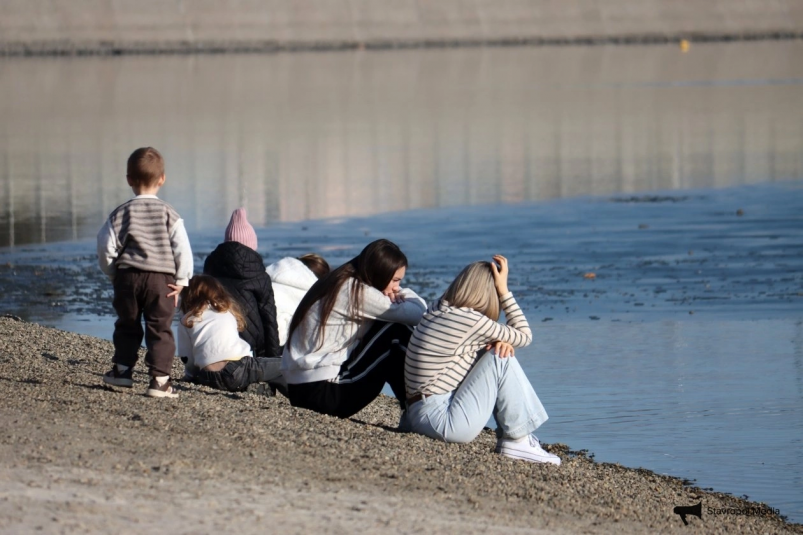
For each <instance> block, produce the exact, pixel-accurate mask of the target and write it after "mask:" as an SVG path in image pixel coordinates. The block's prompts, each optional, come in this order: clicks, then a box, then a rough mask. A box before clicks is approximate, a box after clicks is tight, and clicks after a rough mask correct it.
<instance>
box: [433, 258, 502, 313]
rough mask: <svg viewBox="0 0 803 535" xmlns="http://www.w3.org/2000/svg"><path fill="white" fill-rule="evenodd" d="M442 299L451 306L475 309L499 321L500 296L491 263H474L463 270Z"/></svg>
mask: <svg viewBox="0 0 803 535" xmlns="http://www.w3.org/2000/svg"><path fill="white" fill-rule="evenodd" d="M442 299H444V300H445V301H446V302H448V303H449V304H450V305H451V306H455V307H464V308H473V309H474V310H476V311H477V312H479V313H481V314H484V315H485V316H488V317H489V318H491V319H492V320H494V321H499V295H498V294H497V292H496V285H495V284H494V276H493V272H492V271H491V263H490V262H474V263H473V264H469V265H467V266H466V267H465V268H463V271H461V272H460V274H459V275H458V276H457V277H455V279H454V280H453V281H452V284H450V285H449V287H448V288H447V289H446V292H444V294H443V297H442Z"/></svg>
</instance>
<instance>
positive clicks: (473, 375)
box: [399, 351, 549, 443]
mask: <svg viewBox="0 0 803 535" xmlns="http://www.w3.org/2000/svg"><path fill="white" fill-rule="evenodd" d="M492 414H493V417H494V419H495V420H496V426H497V430H496V434H497V436H499V437H504V438H512V439H517V438H521V437H525V436H527V435H529V434H530V433H532V432H533V431H535V430H536V429H537V428H538V427H540V426H541V424H543V423H544V422H546V420H547V418H549V417H548V416H547V414H546V410H544V406H543V405H541V401H540V400H539V399H538V396H537V395H536V394H535V390H533V387H532V385H531V384H530V381H529V380H528V379H527V376H526V375H524V370H522V369H521V365H520V364H519V361H518V360H516V358H515V357H508V358H499V357H497V356H496V354H495V353H493V352H491V351H488V352H486V353H485V354H484V355H482V356H481V357H479V359H478V360H477V362H476V364H474V367H473V368H472V369H471V371H470V372H469V373H468V375H467V376H466V378H465V379H463V382H462V383H460V386H458V387H457V390H453V391H452V392H449V393H448V394H438V395H434V396H428V397H426V398H425V399H423V400H421V401H418V402H416V403H413V404H412V405H411V406H410V407H408V408H407V411H406V412H405V413H404V414H403V415H402V419H401V422H399V429H400V430H402V431H414V432H416V433H420V434H422V435H426V436H428V437H431V438H435V439H438V440H443V441H445V442H458V443H465V442H471V441H472V440H474V439H475V438H476V437H477V435H479V434H480V431H482V428H483V427H485V424H486V423H487V422H488V419H489V418H490V417H491V415H492Z"/></svg>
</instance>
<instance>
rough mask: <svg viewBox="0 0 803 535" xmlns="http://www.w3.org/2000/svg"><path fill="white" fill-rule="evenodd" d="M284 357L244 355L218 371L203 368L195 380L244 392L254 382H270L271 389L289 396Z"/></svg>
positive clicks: (227, 389) (224, 388) (211, 385)
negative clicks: (284, 373) (283, 371)
mask: <svg viewBox="0 0 803 535" xmlns="http://www.w3.org/2000/svg"><path fill="white" fill-rule="evenodd" d="M281 365H282V359H280V358H275V357H259V358H254V357H243V358H241V359H240V360H233V361H231V362H229V363H228V364H226V367H225V368H223V369H222V370H220V371H218V372H208V371H204V370H201V371H200V372H198V374H197V375H196V376H195V378H194V382H196V383H199V384H202V385H206V386H209V387H212V388H217V389H218V390H226V391H228V392H242V391H243V390H245V389H247V388H248V385H250V384H253V383H268V385H269V386H270V388H271V390H274V391H275V390H278V391H279V392H281V393H282V395H284V396H287V382H286V381H285V380H284V376H283V375H282V371H281Z"/></svg>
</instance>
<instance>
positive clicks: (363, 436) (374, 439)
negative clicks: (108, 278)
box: [0, 317, 803, 533]
mask: <svg viewBox="0 0 803 535" xmlns="http://www.w3.org/2000/svg"><path fill="white" fill-rule="evenodd" d="M112 351H113V348H112V344H111V343H110V342H108V341H104V340H100V339H97V338H93V337H89V336H83V335H78V334H74V333H69V332H64V331H59V330H56V329H50V328H46V327H41V326H39V325H36V324H32V323H26V322H23V321H20V320H18V319H15V318H12V317H0V384H2V386H3V388H2V391H1V392H2V394H0V395H2V398H3V402H2V409H0V422H1V423H2V426H3V430H4V432H3V434H2V438H0V474H2V475H1V476H0V496H2V499H0V531H2V532H6V533H12V532H15V533H18V532H30V531H34V530H40V531H42V532H45V533H79V532H80V533H101V532H119V533H125V532H135V531H136V532H141V531H142V529H150V530H152V531H155V532H167V531H170V532H173V533H207V532H218V531H225V532H239V533H263V532H266V531H267V532H270V531H278V530H279V529H281V530H284V531H287V532H291V533H301V532H309V531H311V530H313V529H314V530H316V531H321V532H325V533H331V532H345V531H349V532H353V531H359V532H379V531H383V532H387V531H392V532H402V533H413V532H415V533H446V532H454V531H456V530H458V529H459V530H460V531H464V532H469V533H476V532H498V533H502V532H505V533H510V532H517V531H522V532H530V533H532V532H543V533H611V532H616V533H655V532H677V533H699V532H705V533H803V525H800V524H789V523H786V522H785V521H784V519H783V518H781V517H779V516H777V515H775V514H768V515H749V514H736V513H738V512H742V513H745V512H749V511H753V512H754V511H756V510H757V509H758V508H761V507H763V506H762V505H760V504H756V503H753V502H748V501H745V500H743V499H740V498H736V497H733V496H730V495H727V494H722V493H717V492H707V491H703V490H701V489H699V488H696V487H692V486H688V485H686V484H684V482H683V481H681V480H679V479H677V478H672V477H668V476H662V475H658V474H655V473H653V472H650V471H649V470H645V469H633V468H626V467H623V466H620V465H618V464H606V463H596V462H594V461H593V459H590V458H588V456H586V455H585V454H583V453H582V452H573V451H571V450H570V449H569V448H568V447H567V446H565V445H562V444H554V445H545V447H546V449H548V450H549V451H551V452H553V453H557V454H558V455H560V456H561V458H562V460H563V464H562V466H560V467H554V466H551V465H536V464H530V463H525V462H521V461H513V460H509V459H506V458H503V457H501V456H499V455H496V454H494V453H493V448H494V444H495V438H494V435H493V433H492V432H491V431H490V430H485V431H484V432H483V433H482V434H481V435H480V436H479V437H478V438H477V439H476V440H475V441H474V442H472V443H471V444H464V445H459V444H444V443H441V442H437V441H435V440H432V439H429V438H426V437H423V436H419V435H415V434H403V433H398V432H397V431H396V430H395V427H396V424H397V422H398V419H399V409H398V404H397V403H396V401H395V400H393V399H391V398H387V397H384V396H382V397H380V398H379V399H378V400H377V401H375V402H374V403H372V404H371V405H370V406H368V407H367V408H366V409H365V410H363V411H362V412H360V413H359V414H357V415H356V416H354V417H353V418H350V419H345V420H341V419H338V418H333V417H328V416H323V415H319V414H316V413H314V412H311V411H307V410H303V409H296V408H294V407H291V406H290V404H289V402H288V401H287V399H285V398H283V397H281V396H277V397H273V398H269V397H264V396H259V395H255V394H250V393H242V394H232V393H224V392H219V391H215V390H211V389H208V388H206V387H200V386H197V385H187V384H183V383H178V386H177V388H178V389H179V390H180V397H179V398H178V399H175V400H164V399H161V400H156V399H149V398H146V397H145V396H144V395H143V394H144V391H145V388H146V385H147V376H146V374H145V369H144V365H143V364H142V362H140V363H139V364H138V365H137V368H136V372H135V375H134V377H135V380H136V384H135V386H134V388H133V389H130V390H129V389H112V388H107V387H104V386H103V384H102V381H101V375H102V374H103V373H104V372H105V371H107V369H108V368H109V366H110V362H111V360H110V359H111V355H112ZM180 368H181V364H180V362H179V361H178V359H176V361H175V363H174V377H181V375H182V370H181V369H180ZM697 503H702V518H697V517H695V516H689V517H687V520H688V522H689V525H688V526H684V524H683V522H682V521H681V519H680V517H679V516H678V515H677V514H675V513H674V512H673V509H674V507H675V506H687V505H695V504H697ZM766 509H767V508H766V507H764V510H765V511H766ZM723 510H727V511H723ZM712 511H716V512H714V513H712Z"/></svg>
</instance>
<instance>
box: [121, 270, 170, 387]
mask: <svg viewBox="0 0 803 535" xmlns="http://www.w3.org/2000/svg"><path fill="white" fill-rule="evenodd" d="M175 282H176V279H175V277H174V276H173V275H168V274H167V273H154V272H151V271H142V270H139V269H133V268H128V269H118V270H117V273H116V274H115V276H114V301H113V305H114V310H115V311H116V312H117V321H116V322H115V323H114V337H113V340H114V358H113V359H112V362H113V363H115V364H122V365H123V366H128V367H129V368H133V367H134V365H135V364H136V363H137V351H138V350H139V348H140V346H141V345H142V336H143V334H144V335H145V347H147V348H148V352H147V353H146V355H145V363H146V364H147V365H148V370H149V373H150V375H152V376H154V377H159V376H165V375H168V376H169V375H170V370H171V369H172V367H173V357H174V356H175V354H176V343H175V340H174V339H173V329H172V323H173V315H174V314H175V306H174V302H175V301H174V300H173V298H172V297H167V294H168V293H170V288H168V286H167V285H168V284H174V283H175ZM143 317H144V318H145V330H144V332H143V330H142V318H143Z"/></svg>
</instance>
